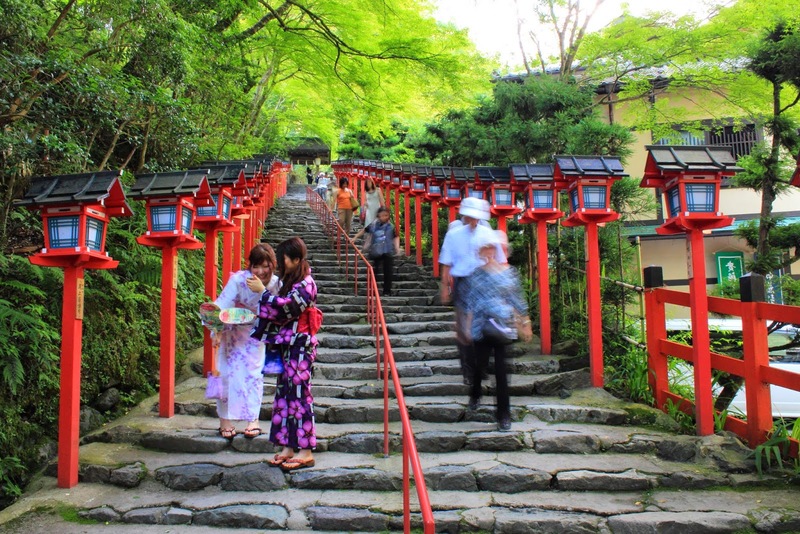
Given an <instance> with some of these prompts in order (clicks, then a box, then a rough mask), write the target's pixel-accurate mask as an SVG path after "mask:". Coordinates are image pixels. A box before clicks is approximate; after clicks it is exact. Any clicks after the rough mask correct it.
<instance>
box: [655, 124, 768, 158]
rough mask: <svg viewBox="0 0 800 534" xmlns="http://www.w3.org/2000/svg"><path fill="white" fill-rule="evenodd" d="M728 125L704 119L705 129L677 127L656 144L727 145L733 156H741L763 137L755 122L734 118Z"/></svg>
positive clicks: (747, 152) (748, 152) (702, 125)
mask: <svg viewBox="0 0 800 534" xmlns="http://www.w3.org/2000/svg"><path fill="white" fill-rule="evenodd" d="M727 122H728V123H729V124H728V125H727V126H719V125H718V124H719V123H718V122H716V121H715V122H712V121H710V120H706V121H703V122H702V123H701V128H702V129H703V131H695V132H690V131H688V130H682V129H680V128H679V127H676V128H675V133H674V134H673V135H670V136H667V137H662V138H661V139H658V140H656V141H655V143H654V144H656V145H683V146H699V145H710V146H727V147H730V148H731V149H732V151H733V156H734V157H735V158H739V157H740V156H746V155H748V154H750V152H751V151H752V150H753V145H755V144H756V143H757V142H759V141H761V140H762V139H763V135H762V133H761V129H760V128H757V127H756V125H755V124H754V123H748V124H735V125H734V124H733V122H734V121H733V119H728V120H727Z"/></svg>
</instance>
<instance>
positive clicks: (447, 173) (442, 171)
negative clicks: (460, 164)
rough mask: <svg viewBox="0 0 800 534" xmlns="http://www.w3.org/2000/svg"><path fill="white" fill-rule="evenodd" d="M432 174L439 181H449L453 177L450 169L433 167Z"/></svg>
mask: <svg viewBox="0 0 800 534" xmlns="http://www.w3.org/2000/svg"><path fill="white" fill-rule="evenodd" d="M431 173H432V174H433V177H434V178H436V179H437V180H449V179H450V178H451V177H452V176H453V173H452V170H451V169H450V167H431Z"/></svg>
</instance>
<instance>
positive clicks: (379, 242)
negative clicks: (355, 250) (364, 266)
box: [369, 221, 394, 259]
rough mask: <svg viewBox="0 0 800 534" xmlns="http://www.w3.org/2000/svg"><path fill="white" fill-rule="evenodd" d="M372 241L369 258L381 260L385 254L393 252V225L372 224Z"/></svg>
mask: <svg viewBox="0 0 800 534" xmlns="http://www.w3.org/2000/svg"><path fill="white" fill-rule="evenodd" d="M371 226H372V230H371V231H370V233H371V234H372V240H371V242H370V245H369V257H370V258H371V259H375V258H379V257H381V256H383V255H384V254H390V253H391V252H392V246H393V244H392V237H393V235H392V234H394V227H393V226H392V225H391V223H386V224H381V223H380V222H378V221H376V222H374V223H372V225H371Z"/></svg>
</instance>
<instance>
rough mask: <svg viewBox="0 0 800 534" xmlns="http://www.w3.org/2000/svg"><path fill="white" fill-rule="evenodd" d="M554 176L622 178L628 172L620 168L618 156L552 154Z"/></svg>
mask: <svg viewBox="0 0 800 534" xmlns="http://www.w3.org/2000/svg"><path fill="white" fill-rule="evenodd" d="M553 159H554V160H555V168H554V171H555V172H554V178H555V179H556V180H559V179H562V178H567V177H569V178H592V177H597V178H601V177H606V178H623V177H625V176H628V173H626V172H625V170H624V169H623V168H622V161H621V160H620V158H619V156H553Z"/></svg>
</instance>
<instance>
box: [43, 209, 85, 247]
mask: <svg viewBox="0 0 800 534" xmlns="http://www.w3.org/2000/svg"><path fill="white" fill-rule="evenodd" d="M47 227H48V231H49V232H50V248H71V247H77V246H78V216H77V215H74V216H69V217H50V219H49V222H48V223H47Z"/></svg>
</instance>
